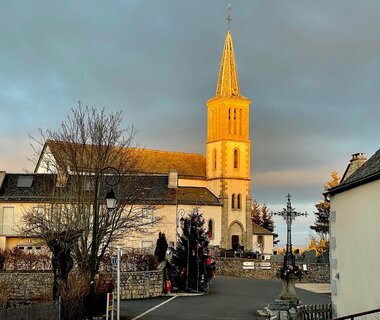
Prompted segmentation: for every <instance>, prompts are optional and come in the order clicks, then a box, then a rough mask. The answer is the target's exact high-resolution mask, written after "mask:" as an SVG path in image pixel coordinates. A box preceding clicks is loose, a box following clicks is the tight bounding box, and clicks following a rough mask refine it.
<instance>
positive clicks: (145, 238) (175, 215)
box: [123, 205, 221, 249]
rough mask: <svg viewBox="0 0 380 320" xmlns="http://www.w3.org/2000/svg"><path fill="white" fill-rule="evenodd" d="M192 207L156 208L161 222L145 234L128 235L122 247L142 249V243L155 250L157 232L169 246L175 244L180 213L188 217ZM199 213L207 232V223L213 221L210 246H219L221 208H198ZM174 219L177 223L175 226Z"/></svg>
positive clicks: (170, 206) (156, 214)
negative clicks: (148, 244) (163, 236)
mask: <svg viewBox="0 0 380 320" xmlns="http://www.w3.org/2000/svg"><path fill="white" fill-rule="evenodd" d="M192 208H193V206H189V205H180V206H178V211H177V207H176V206H174V205H167V206H162V207H159V208H157V210H155V212H154V216H155V217H161V218H162V220H161V221H160V222H159V223H158V224H157V225H155V226H152V227H150V228H147V229H146V231H147V233H146V234H138V233H132V234H129V235H128V236H127V237H125V239H124V240H123V245H124V246H125V247H128V248H143V242H145V243H147V242H151V244H152V248H153V249H155V247H156V242H157V239H158V234H159V232H161V233H165V236H166V240H167V242H168V244H169V245H170V246H175V244H176V239H177V237H176V227H178V229H177V230H178V233H179V234H181V233H182V231H181V228H180V222H179V220H180V219H181V212H184V217H187V216H188V213H189V212H190V211H191V209H192ZM200 211H201V213H202V215H203V218H204V219H205V225H204V228H205V230H206V231H207V226H208V225H207V223H208V221H209V220H210V219H211V220H213V221H214V233H213V237H212V239H211V241H210V245H219V244H220V238H221V234H220V228H221V207H220V206H203V207H200ZM176 219H177V221H178V223H177V224H176Z"/></svg>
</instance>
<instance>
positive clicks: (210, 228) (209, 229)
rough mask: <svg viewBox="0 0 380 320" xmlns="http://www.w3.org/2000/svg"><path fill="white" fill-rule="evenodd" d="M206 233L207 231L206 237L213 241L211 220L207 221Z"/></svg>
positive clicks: (212, 222) (212, 223)
mask: <svg viewBox="0 0 380 320" xmlns="http://www.w3.org/2000/svg"><path fill="white" fill-rule="evenodd" d="M207 227H208V228H207V231H208V236H209V238H210V239H214V221H212V220H211V219H210V220H209V221H208V226H207Z"/></svg>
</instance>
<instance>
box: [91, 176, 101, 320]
mask: <svg viewBox="0 0 380 320" xmlns="http://www.w3.org/2000/svg"><path fill="white" fill-rule="evenodd" d="M99 176H100V172H99V173H98V174H97V175H96V179H95V196H94V208H93V217H92V245H91V277H90V304H91V307H90V319H92V316H93V309H94V297H95V269H96V268H95V266H96V233H97V230H96V229H97V227H98V209H99V208H98V192H99Z"/></svg>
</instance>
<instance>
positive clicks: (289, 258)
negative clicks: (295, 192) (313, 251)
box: [271, 193, 307, 268]
mask: <svg viewBox="0 0 380 320" xmlns="http://www.w3.org/2000/svg"><path fill="white" fill-rule="evenodd" d="M287 198H288V202H287V204H286V209H285V208H284V209H283V210H282V211H280V212H271V214H272V215H275V216H281V217H283V218H284V220H286V225H287V239H286V253H285V257H284V267H285V268H286V267H288V266H290V265H292V266H294V265H295V257H294V254H293V248H292V247H293V244H292V222H293V220H294V219H295V218H296V217H299V216H305V217H306V216H307V212H303V213H301V212H296V211H295V209H294V208H292V204H291V202H290V198H291V195H290V194H289V193H288V195H287Z"/></svg>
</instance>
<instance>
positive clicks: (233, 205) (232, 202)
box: [231, 193, 235, 209]
mask: <svg viewBox="0 0 380 320" xmlns="http://www.w3.org/2000/svg"><path fill="white" fill-rule="evenodd" d="M231 208H232V209H235V193H233V194H232V197H231Z"/></svg>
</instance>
